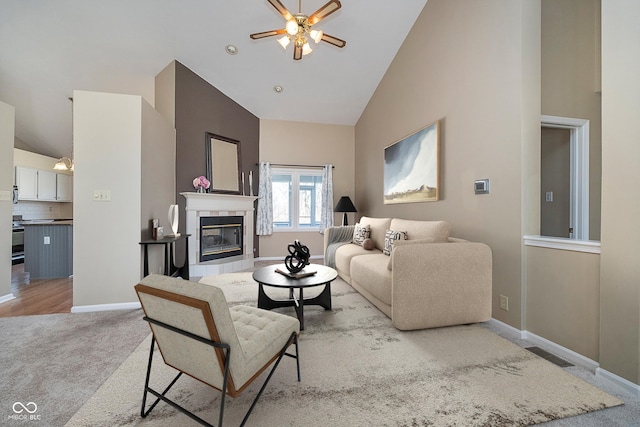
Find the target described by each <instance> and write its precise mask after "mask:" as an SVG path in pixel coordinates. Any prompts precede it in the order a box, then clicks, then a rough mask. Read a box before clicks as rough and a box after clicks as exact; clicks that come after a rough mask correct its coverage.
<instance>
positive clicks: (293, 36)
mask: <svg viewBox="0 0 640 427" xmlns="http://www.w3.org/2000/svg"><path fill="white" fill-rule="evenodd" d="M267 1H268V2H269V3H271V6H273V7H275V8H276V10H277V11H278V12H280V14H281V15H282V16H283V17H284V19H286V20H287V24H286V26H285V28H282V29H278V30H271V31H263V32H261V33H254V34H251V35H250V36H249V37H251V38H252V39H254V40H258V39H262V38H264V37H271V36H277V35H283V37H281V38H279V39H278V43H280V45H281V46H282V47H283V48H284V49H286V48H287V46H288V45H289V43H291V42H293V59H294V60H296V61H297V60H300V59H302V57H303V56H304V55H307V54H309V53H311V51H312V49H311V46H309V42H308V40H307V38H310V39H312V40H313V41H315V42H316V43H320V42H321V41H324V42H327V43H329V44H332V45H334V46H337V47H340V48H342V47H345V46H346V44H347V42H346V41H344V40H341V39H339V38H337V37H333V36H330V35H329V34H325V33H324V32H322V30H312V29H311V27H313V26H314V25H315V24H317V23H318V22H320V21H321V20H323V19H324V18H326V17H327V16H329V15H331V14H332V13H333V12H335V11H336V10H338V9H340V8H341V7H342V4H340V2H339V1H338V0H331V1H330V2H328V3H327V4H325V5H324V6H322V7H321V8H320V9H318V10H316V11H315V12H313V13H312V14H311V15H309V16H307V15H305V14H303V13H302V0H298V13H296V14H295V15H293V14H291V12H289V11H288V10H287V8H286V7H284V5H283V4H282V3H280V1H279V0H267Z"/></svg>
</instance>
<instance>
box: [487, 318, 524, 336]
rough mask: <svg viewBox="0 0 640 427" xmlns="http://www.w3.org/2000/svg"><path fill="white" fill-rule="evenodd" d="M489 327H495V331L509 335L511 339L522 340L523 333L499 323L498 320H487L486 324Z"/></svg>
mask: <svg viewBox="0 0 640 427" xmlns="http://www.w3.org/2000/svg"><path fill="white" fill-rule="evenodd" d="M487 323H489V324H490V325H492V326H494V327H496V328H497V329H500V330H501V331H502V332H503V333H504V334H506V335H509V336H511V337H513V338H520V339H524V336H523V334H524V331H521V330H520V329H518V328H514V327H513V326H511V325H507V324H506V323H504V322H501V321H500V320H498V319H494V318H493V317H492V318H491V319H489V321H488V322H487Z"/></svg>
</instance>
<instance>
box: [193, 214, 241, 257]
mask: <svg viewBox="0 0 640 427" xmlns="http://www.w3.org/2000/svg"><path fill="white" fill-rule="evenodd" d="M243 228H244V227H243V217H242V216H214V217H201V218H200V262H203V261H211V260H214V259H220V258H227V257H232V256H237V255H242V254H243V242H242V231H243Z"/></svg>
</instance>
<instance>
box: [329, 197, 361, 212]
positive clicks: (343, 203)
mask: <svg viewBox="0 0 640 427" xmlns="http://www.w3.org/2000/svg"><path fill="white" fill-rule="evenodd" d="M333 210H334V211H336V212H358V210H357V209H356V207H355V206H353V202H352V201H351V199H350V198H349V196H342V197H340V200H338V204H337V205H336V207H335V208H334V209H333Z"/></svg>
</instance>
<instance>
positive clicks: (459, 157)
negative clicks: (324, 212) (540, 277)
mask: <svg viewBox="0 0 640 427" xmlns="http://www.w3.org/2000/svg"><path fill="white" fill-rule="evenodd" d="M539 13H540V12H539V4H538V3H537V2H530V1H529V2H525V1H496V0H494V1H483V2H468V1H462V0H430V1H429V2H428V3H427V5H426V6H425V8H424V10H423V12H422V14H421V16H420V17H419V18H418V20H417V21H416V23H415V25H414V27H413V28H412V30H411V31H410V33H409V35H408V37H407V39H406V40H405V42H404V44H403V46H402V48H401V49H400V51H399V52H398V54H397V56H396V58H395V60H394V61H393V63H392V64H391V66H390V67H389V69H388V71H387V73H386V75H385V76H384V78H383V79H382V81H381V83H380V85H379V86H378V89H377V90H376V92H375V94H374V95H373V97H372V99H371V101H370V102H369V104H368V106H367V108H366V110H365V112H364V113H363V115H362V117H361V118H360V120H359V121H358V124H357V126H356V158H357V159H358V161H357V162H356V198H357V200H358V203H359V206H358V208H359V210H360V212H359V214H365V215H370V216H378V217H381V216H389V217H402V218H408V219H445V220H447V221H449V222H451V224H452V226H453V235H455V236H458V237H462V238H466V239H470V240H474V241H481V242H485V243H487V244H488V245H489V246H490V247H491V249H492V251H493V263H494V264H493V275H494V280H493V293H494V298H493V299H494V305H493V316H494V317H495V318H497V319H498V320H501V321H503V322H506V323H508V324H510V325H512V326H515V327H520V325H521V309H520V305H521V282H522V280H521V235H522V233H523V231H526V230H527V227H528V225H526V224H528V222H527V221H528V219H527V220H523V215H522V206H523V205H525V206H529V205H534V206H538V208H537V209H536V210H534V212H537V211H538V209H539V203H538V201H537V194H538V191H539V176H536V171H535V168H534V167H533V166H532V164H533V163H526V164H522V165H521V163H523V162H532V160H530V159H528V160H525V159H523V153H530V152H534V153H535V152H536V147H538V148H537V151H538V153H539V138H540V126H539V120H540V117H539V115H540V104H539V95H538V96H531V94H534V95H535V94H536V93H538V94H539V81H540V75H539V55H540V52H539V31H540V25H539ZM463 29H464V31H462V30H463ZM409 80H410V81H411V83H410V84H408V81H409ZM523 82H525V83H526V84H525V83H523ZM438 119H439V120H442V133H441V138H442V139H441V159H440V164H441V183H442V192H441V198H442V200H441V201H439V202H430V203H415V204H402V205H384V204H383V201H382V184H383V174H382V161H383V149H384V147H385V146H387V145H389V144H390V143H392V142H394V141H397V140H398V139H400V138H402V137H404V136H406V135H408V134H410V133H412V132H414V131H415V130H417V129H420V128H421V127H423V126H425V125H426V124H428V123H431V122H433V121H434V120H438ZM537 159H538V162H539V154H538V156H537ZM538 173H539V171H538ZM480 178H489V179H490V180H491V193H490V194H488V195H475V194H474V191H473V182H474V180H475V179H480ZM536 179H537V181H536ZM523 181H524V182H525V183H526V185H527V186H532V185H531V183H534V184H535V185H533V188H535V192H536V193H535V198H533V199H531V200H530V199H527V198H526V197H524V196H523V194H522V187H523V186H524V184H523ZM534 215H537V214H534ZM500 294H502V295H506V296H507V297H509V303H510V304H509V305H510V311H509V312H506V311H503V310H500V309H499V308H498V301H499V295H500Z"/></svg>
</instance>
